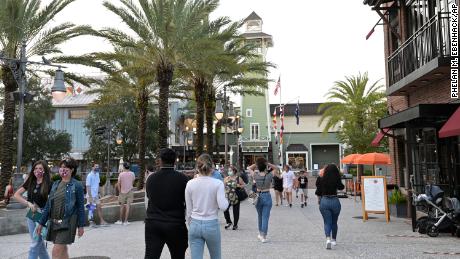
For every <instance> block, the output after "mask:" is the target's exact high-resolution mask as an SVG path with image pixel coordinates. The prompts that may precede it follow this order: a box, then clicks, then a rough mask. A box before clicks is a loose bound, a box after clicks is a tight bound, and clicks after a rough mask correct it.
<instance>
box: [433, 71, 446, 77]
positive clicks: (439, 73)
mask: <svg viewBox="0 0 460 259" xmlns="http://www.w3.org/2000/svg"><path fill="white" fill-rule="evenodd" d="M434 75H435V76H442V75H444V73H442V72H438V73H434Z"/></svg>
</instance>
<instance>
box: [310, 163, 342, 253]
mask: <svg viewBox="0 0 460 259" xmlns="http://www.w3.org/2000/svg"><path fill="white" fill-rule="evenodd" d="M316 188H317V190H316V193H317V195H319V196H320V197H321V201H320V205H319V210H320V211H321V215H322V216H323V220H324V233H325V234H326V249H331V247H332V246H335V245H336V244H337V243H336V237H337V229H338V226H337V220H338V219H339V214H340V210H341V205H340V201H339V199H338V198H337V190H343V188H345V186H344V185H343V184H342V180H341V177H340V173H339V169H338V168H337V166H336V165H334V164H330V165H328V166H327V167H326V168H325V169H324V175H323V177H320V178H318V181H316ZM331 234H332V239H331Z"/></svg>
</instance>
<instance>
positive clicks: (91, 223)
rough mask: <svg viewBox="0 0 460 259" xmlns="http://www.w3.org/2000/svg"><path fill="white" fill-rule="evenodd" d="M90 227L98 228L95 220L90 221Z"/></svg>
mask: <svg viewBox="0 0 460 259" xmlns="http://www.w3.org/2000/svg"><path fill="white" fill-rule="evenodd" d="M89 227H90V228H97V226H96V224H95V223H94V222H93V221H90V222H89Z"/></svg>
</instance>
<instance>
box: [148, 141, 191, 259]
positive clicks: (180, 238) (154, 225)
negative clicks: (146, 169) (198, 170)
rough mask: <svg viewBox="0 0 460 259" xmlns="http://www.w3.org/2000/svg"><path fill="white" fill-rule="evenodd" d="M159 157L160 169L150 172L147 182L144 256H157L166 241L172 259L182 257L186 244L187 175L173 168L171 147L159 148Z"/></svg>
mask: <svg viewBox="0 0 460 259" xmlns="http://www.w3.org/2000/svg"><path fill="white" fill-rule="evenodd" d="M160 159H161V160H160V170H159V171H157V172H156V173H154V174H152V175H150V177H149V178H148V180H147V184H146V192H147V197H148V199H149V201H148V203H149V204H148V208H147V216H146V218H145V259H157V258H160V256H161V252H162V251H163V247H164V245H165V244H166V245H167V246H168V248H169V252H170V254H171V258H172V259H179V258H180V259H182V258H185V250H186V249H187V247H188V237H187V228H186V226H185V187H186V186H187V181H188V177H187V176H186V175H184V174H182V173H179V172H177V171H176V170H174V163H175V161H176V153H175V152H174V150H172V149H170V148H164V149H162V150H160Z"/></svg>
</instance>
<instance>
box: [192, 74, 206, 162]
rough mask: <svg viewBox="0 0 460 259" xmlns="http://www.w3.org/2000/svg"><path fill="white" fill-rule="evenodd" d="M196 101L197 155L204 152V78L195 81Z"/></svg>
mask: <svg viewBox="0 0 460 259" xmlns="http://www.w3.org/2000/svg"><path fill="white" fill-rule="evenodd" d="M194 88H195V101H196V140H195V142H196V143H195V148H196V156H197V157H198V156H200V155H201V154H202V153H203V128H204V112H205V111H204V102H205V95H204V94H205V92H204V91H205V85H204V80H201V79H198V80H197V81H195V82H194Z"/></svg>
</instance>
